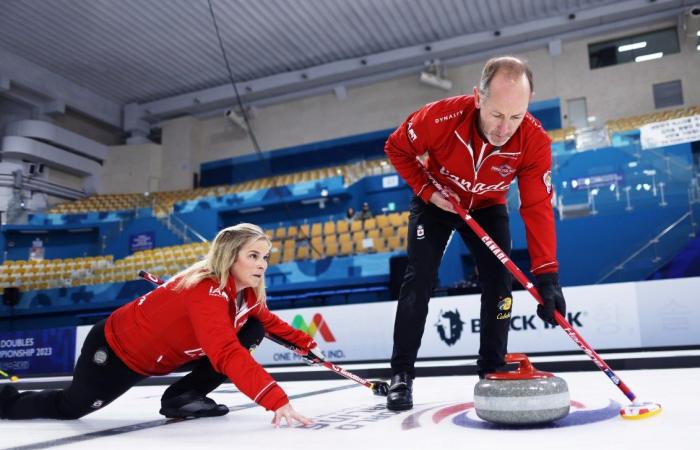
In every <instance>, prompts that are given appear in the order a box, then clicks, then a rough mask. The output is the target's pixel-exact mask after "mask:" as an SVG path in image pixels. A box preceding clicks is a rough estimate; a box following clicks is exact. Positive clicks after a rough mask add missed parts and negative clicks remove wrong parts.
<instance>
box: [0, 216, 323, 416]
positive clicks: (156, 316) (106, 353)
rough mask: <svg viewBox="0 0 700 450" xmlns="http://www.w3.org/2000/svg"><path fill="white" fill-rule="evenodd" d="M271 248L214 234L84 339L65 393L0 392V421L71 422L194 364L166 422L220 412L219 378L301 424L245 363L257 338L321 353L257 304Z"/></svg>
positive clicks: (245, 236) (277, 391) (232, 232)
mask: <svg viewBox="0 0 700 450" xmlns="http://www.w3.org/2000/svg"><path fill="white" fill-rule="evenodd" d="M271 246H272V244H271V243H270V240H269V238H268V237H267V236H266V235H265V233H264V232H263V230H262V229H261V228H260V227H258V226H256V225H252V224H245V223H242V224H238V225H236V226H233V227H229V228H226V229H224V230H221V231H220V232H219V233H218V234H217V236H216V238H215V239H214V242H213V243H212V244H211V247H210V249H209V253H208V254H207V256H206V258H205V259H204V260H202V261H199V262H196V263H195V264H193V265H192V266H190V267H189V268H187V269H185V270H184V271H182V272H180V273H179V274H177V275H176V276H175V277H173V280H171V281H169V282H167V283H166V284H164V285H162V286H160V287H158V288H157V289H155V290H153V291H151V292H150V293H148V294H146V295H144V296H142V297H139V298H137V299H136V300H134V301H132V302H130V303H127V304H126V305H124V306H122V307H121V308H119V309H117V310H116V311H114V312H113V313H112V314H111V315H110V316H109V318H107V320H106V321H104V320H103V321H102V322H100V323H98V324H96V325H95V326H94V327H93V328H92V329H91V330H90V332H89V333H88V336H87V337H86V339H85V343H84V344H83V347H82V349H81V352H80V357H79V358H78V362H77V364H76V367H75V370H74V372H73V380H72V382H71V384H70V386H68V387H67V388H66V389H62V390H46V391H28V392H22V393H19V392H18V391H17V390H16V389H15V388H14V386H11V385H5V386H2V387H1V388H0V418H3V419H33V418H52V419H78V418H80V417H83V416H85V415H86V414H89V413H91V412H94V411H97V410H98V409H101V408H102V407H104V406H106V405H108V404H109V403H110V402H112V401H113V400H115V399H116V398H117V397H119V396H120V395H122V394H123V393H124V392H126V391H127V390H128V389H130V388H131V387H132V386H134V385H135V384H136V383H137V382H139V381H141V380H142V379H144V378H146V377H148V376H152V375H166V374H168V373H171V372H173V371H174V370H176V369H177V368H179V367H181V366H183V365H185V364H187V363H189V362H196V366H195V368H194V370H193V371H192V373H190V374H189V375H187V376H185V377H183V378H182V379H181V380H179V381H178V382H176V383H175V384H174V385H173V386H171V387H170V388H168V389H167V390H166V393H165V395H164V396H163V400H162V409H161V413H162V414H164V415H165V416H167V417H192V416H194V417H199V416H215V415H222V414H226V413H227V412H228V409H227V408H226V407H225V406H224V405H218V406H217V405H216V404H215V402H214V401H213V400H211V399H208V398H207V397H206V395H207V394H208V393H209V392H211V391H212V390H214V389H215V388H216V387H217V386H219V384H221V383H222V382H223V381H224V380H225V379H226V378H229V379H230V380H231V381H232V382H233V383H234V384H235V385H236V387H237V388H238V389H239V390H240V391H241V392H242V393H243V394H245V395H247V396H248V397H250V398H251V399H252V400H253V401H254V402H256V403H258V404H259V405H260V406H262V407H264V408H265V409H267V410H269V411H273V412H274V419H273V424H274V425H275V426H279V425H280V423H281V422H282V421H283V420H286V421H287V423H288V424H289V425H290V426H291V425H292V422H293V421H298V422H300V423H302V424H305V425H308V424H310V423H311V421H310V420H309V419H307V418H306V417H304V416H302V415H301V414H299V413H298V412H296V411H295V410H294V409H293V408H292V406H291V405H290V403H289V399H288V398H287V395H286V394H285V392H284V391H283V390H282V388H281V387H280V386H279V385H277V383H276V382H275V380H274V379H272V377H271V376H270V375H269V374H268V373H267V372H266V371H265V369H264V368H263V367H262V366H260V365H259V364H258V363H257V362H256V361H255V360H254V359H253V357H252V356H251V354H250V351H249V348H250V347H251V346H252V345H255V344H257V343H259V342H260V341H261V340H262V338H263V336H264V333H265V331H267V332H269V333H270V334H273V335H275V336H277V337H279V338H281V339H282V340H284V341H287V342H291V343H292V344H294V345H295V346H296V347H297V348H298V349H300V351H299V353H300V354H302V355H306V354H308V353H312V354H313V355H314V356H315V357H316V358H318V359H322V358H323V356H322V355H321V354H320V352H319V351H318V347H317V345H316V342H314V340H313V339H312V338H311V337H310V336H309V335H307V334H306V333H303V332H301V331H299V330H295V329H294V328H292V327H291V326H290V325H288V324H287V323H286V322H284V321H283V320H281V319H280V318H279V317H277V316H276V315H275V314H273V313H272V312H271V311H270V310H269V309H268V308H267V305H266V302H265V278H264V275H265V270H266V269H267V261H268V257H269V253H270V248H271Z"/></svg>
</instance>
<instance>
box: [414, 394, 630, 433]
mask: <svg viewBox="0 0 700 450" xmlns="http://www.w3.org/2000/svg"><path fill="white" fill-rule="evenodd" d="M619 413H620V404H619V403H617V402H616V401H614V400H610V402H609V403H608V405H607V406H605V407H602V408H597V409H592V408H588V407H587V406H586V405H584V404H583V403H581V402H577V401H575V400H572V401H571V410H570V412H569V414H568V415H567V416H566V417H564V418H562V419H559V420H557V421H555V422H551V423H546V424H540V425H527V426H525V425H520V426H507V425H497V424H495V423H491V422H486V421H484V420H481V419H480V418H479V417H478V416H477V415H476V411H475V410H474V403H473V402H467V403H452V404H447V405H445V404H443V405H440V406H431V407H428V408H424V409H421V410H419V411H416V412H414V413H412V414H411V415H410V416H408V417H406V418H404V419H403V421H402V422H401V429H403V430H411V429H413V428H420V427H427V426H435V425H440V426H445V425H448V426H449V425H456V426H459V427H464V428H480V429H482V430H504V429H507V430H532V429H541V428H563V427H572V426H578V425H587V424H589V423H594V422H603V421H605V420H610V419H614V418H616V417H618V416H619Z"/></svg>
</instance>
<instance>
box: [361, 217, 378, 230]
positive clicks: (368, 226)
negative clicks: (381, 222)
mask: <svg viewBox="0 0 700 450" xmlns="http://www.w3.org/2000/svg"><path fill="white" fill-rule="evenodd" d="M363 224H364V229H365V231H368V230H373V229H375V228H377V220H376V219H367V220H365V221H364V222H363Z"/></svg>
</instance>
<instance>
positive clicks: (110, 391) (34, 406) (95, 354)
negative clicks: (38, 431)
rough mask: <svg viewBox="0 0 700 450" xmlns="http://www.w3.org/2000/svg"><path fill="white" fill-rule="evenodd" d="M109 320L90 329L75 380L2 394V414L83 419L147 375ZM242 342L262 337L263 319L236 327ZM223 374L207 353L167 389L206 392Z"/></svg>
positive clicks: (251, 342) (248, 343)
mask: <svg viewBox="0 0 700 450" xmlns="http://www.w3.org/2000/svg"><path fill="white" fill-rule="evenodd" d="M104 326H105V320H103V321H101V322H98V323H97V324H95V326H94V327H92V329H91V330H90V332H89V333H88V335H87V337H86V338H85V343H84V344H83V347H82V349H81V351H80V357H79V358H78V362H77V364H76V366H75V370H74V371H73V380H72V382H71V384H70V385H69V386H68V387H67V388H66V389H59V390H44V391H26V392H22V393H19V394H14V395H4V396H2V397H0V401H2V404H1V405H0V416H1V417H0V418H4V419H36V418H46V419H79V418H80V417H83V416H85V415H87V414H90V413H91V412H94V411H96V410H98V409H100V408H102V407H104V406H105V405H107V404H109V403H111V402H112V401H114V400H115V399H116V398H117V397H119V396H120V395H122V394H123V393H124V392H126V391H127V390H129V389H130V388H131V387H132V386H134V385H135V384H136V383H138V382H139V381H141V380H143V379H144V378H146V377H145V376H144V375H141V374H138V373H136V372H134V371H132V370H131V369H129V368H128V367H127V366H126V365H125V364H124V363H123V362H122V360H121V359H119V357H117V355H116V354H115V353H114V352H113V351H112V349H111V348H110V347H109V345H108V344H107V341H106V340H105V335H104ZM238 337H239V339H240V341H241V343H242V344H243V345H244V346H245V347H246V348H250V347H251V346H253V345H257V344H259V343H260V341H262V339H263V337H264V330H263V328H262V325H261V324H260V322H258V321H257V320H256V319H253V318H250V319H248V322H247V323H246V324H245V325H244V326H243V328H241V330H240V331H239V332H238ZM225 379H226V376H225V375H222V374H220V373H218V372H216V371H215V370H214V369H213V368H212V366H211V364H210V363H209V359H208V358H206V357H203V358H201V359H200V360H198V361H197V362H196V363H195V366H194V369H193V370H192V372H191V373H189V374H188V375H186V376H184V377H183V378H181V379H180V380H178V381H177V382H175V383H174V384H173V385H172V386H170V387H169V388H168V389H167V390H166V393H165V394H164V397H165V396H166V395H172V396H174V395H178V394H180V393H183V392H184V391H186V390H195V391H197V392H199V393H200V394H202V395H206V394H208V393H209V392H211V391H212V390H214V389H216V388H217V387H218V386H219V385H220V384H221V383H222V382H223V381H224V380H225Z"/></svg>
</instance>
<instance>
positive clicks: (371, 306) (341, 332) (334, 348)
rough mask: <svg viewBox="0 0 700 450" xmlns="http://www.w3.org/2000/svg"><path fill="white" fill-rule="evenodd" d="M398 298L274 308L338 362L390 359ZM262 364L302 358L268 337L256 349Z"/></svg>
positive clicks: (276, 312)
mask: <svg viewBox="0 0 700 450" xmlns="http://www.w3.org/2000/svg"><path fill="white" fill-rule="evenodd" d="M395 311H396V302H381V303H362V304H357V305H342V306H324V307H320V308H302V309H283V310H276V311H273V312H274V313H275V314H277V315H278V316H279V317H280V318H281V319H282V320H284V321H285V322H287V323H289V324H291V325H292V326H293V327H294V328H296V329H298V330H302V331H304V332H306V333H308V334H309V335H310V336H311V337H313V338H314V340H315V341H316V342H317V343H318V345H319V347H320V348H321V349H322V350H323V352H324V354H325V355H326V357H327V358H328V359H329V360H331V361H334V362H342V361H358V360H386V359H388V358H389V357H390V356H391V349H392V346H393V338H392V335H393V332H394V329H393V328H394V315H395ZM254 356H255V359H256V360H257V361H258V362H260V363H261V364H298V363H300V362H302V361H303V360H302V358H301V357H299V356H298V355H296V354H294V352H291V351H289V350H287V349H286V348H284V347H281V346H279V345H277V344H275V343H274V342H272V341H269V340H267V339H266V340H264V341H263V343H262V344H260V346H259V347H258V348H257V349H256V350H255V353H254Z"/></svg>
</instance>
